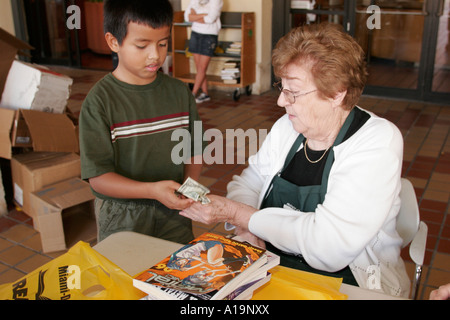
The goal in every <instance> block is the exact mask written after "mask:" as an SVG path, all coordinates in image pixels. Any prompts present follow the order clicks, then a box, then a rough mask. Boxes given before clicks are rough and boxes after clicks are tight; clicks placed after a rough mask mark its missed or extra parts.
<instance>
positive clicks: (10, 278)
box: [0, 268, 26, 285]
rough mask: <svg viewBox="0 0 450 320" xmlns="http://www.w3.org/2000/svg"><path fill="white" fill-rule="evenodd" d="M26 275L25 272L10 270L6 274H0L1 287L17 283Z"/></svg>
mask: <svg viewBox="0 0 450 320" xmlns="http://www.w3.org/2000/svg"><path fill="white" fill-rule="evenodd" d="M25 275H26V273H25V272H21V271H18V270H15V269H12V268H8V270H6V271H5V272H3V273H0V285H2V284H7V283H12V282H15V281H17V280H19V279H20V278H22V277H23V276H25Z"/></svg>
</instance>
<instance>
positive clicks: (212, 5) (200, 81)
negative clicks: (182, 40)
mask: <svg viewBox="0 0 450 320" xmlns="http://www.w3.org/2000/svg"><path fill="white" fill-rule="evenodd" d="M222 6H223V1H222V0H191V2H190V3H189V5H188V7H187V8H186V10H185V11H184V20H186V21H189V22H192V30H191V38H190V39H189V52H191V53H192V55H193V56H194V62H195V67H196V69H197V73H196V75H195V82H194V87H193V88H192V94H193V95H194V97H196V99H195V101H196V102H197V103H202V102H204V101H209V100H211V97H210V96H209V93H208V82H207V79H206V71H207V69H208V65H209V62H210V61H211V57H212V56H213V55H214V50H215V49H216V46H217V43H218V35H219V31H220V29H221V28H222V24H221V22H220V14H221V11H222ZM199 90H201V91H202V92H201V93H200V94H199V95H197V94H198V92H199Z"/></svg>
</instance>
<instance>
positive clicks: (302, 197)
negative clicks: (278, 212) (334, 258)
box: [261, 110, 357, 285]
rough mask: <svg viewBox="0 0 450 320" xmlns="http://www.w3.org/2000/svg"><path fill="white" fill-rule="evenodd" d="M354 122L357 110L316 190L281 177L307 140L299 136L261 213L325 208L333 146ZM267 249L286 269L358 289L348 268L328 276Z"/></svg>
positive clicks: (345, 127)
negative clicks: (338, 280) (331, 278)
mask: <svg viewBox="0 0 450 320" xmlns="http://www.w3.org/2000/svg"><path fill="white" fill-rule="evenodd" d="M353 118H354V110H352V111H351V112H350V114H349V115H348V117H347V119H346V120H345V122H344V124H343V126H342V128H341V130H340V131H339V133H338V135H337V137H336V140H335V141H334V143H333V146H332V147H331V148H330V150H329V151H328V152H329V154H328V157H327V159H326V164H325V168H324V171H323V175H322V181H321V184H320V185H314V186H298V185H296V184H294V183H291V182H289V181H287V180H285V179H283V178H282V177H281V172H283V170H284V169H285V168H286V167H287V166H288V165H289V163H290V162H291V160H292V158H293V157H294V156H295V154H296V152H297V150H298V148H299V147H300V145H301V144H302V143H303V141H304V140H305V138H304V136H303V135H302V134H300V135H299V136H298V137H297V139H296V140H295V142H294V144H293V145H292V147H291V149H290V151H289V153H288V155H287V157H286V161H285V163H284V166H283V168H282V170H280V171H279V173H278V174H277V175H275V177H274V178H273V180H272V182H271V185H270V186H269V188H268V191H267V192H266V195H265V198H264V199H263V202H262V204H261V209H263V208H268V207H278V208H283V207H286V206H287V207H290V208H295V209H297V210H300V211H302V212H314V211H315V210H316V208H317V206H318V205H319V204H322V203H323V201H324V199H325V195H326V192H327V186H328V177H329V174H330V171H331V167H332V165H333V162H334V151H333V148H334V146H337V145H339V144H340V143H341V142H342V141H343V139H344V137H345V134H346V132H347V130H348V128H349V127H350V124H351V123H352V121H353ZM266 246H267V249H268V250H269V251H272V252H274V253H275V254H278V255H280V264H281V265H283V266H286V267H290V268H294V269H300V270H304V271H308V272H314V273H319V274H323V275H327V276H334V277H340V278H343V279H344V280H343V281H344V282H345V283H349V284H353V285H357V283H356V280H355V278H354V277H353V274H352V272H351V271H350V268H349V267H346V268H344V269H342V270H340V271H338V272H333V273H330V272H325V271H321V270H317V269H314V268H312V267H310V266H309V265H308V264H307V263H306V261H305V260H304V259H303V257H302V256H301V255H294V254H289V253H285V252H283V251H281V250H279V249H277V248H275V247H274V246H272V245H271V244H270V243H266Z"/></svg>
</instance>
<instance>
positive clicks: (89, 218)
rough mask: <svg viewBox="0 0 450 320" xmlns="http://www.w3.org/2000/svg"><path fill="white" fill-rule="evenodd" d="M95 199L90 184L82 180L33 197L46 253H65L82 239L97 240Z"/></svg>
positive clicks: (48, 189)
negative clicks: (62, 251)
mask: <svg viewBox="0 0 450 320" xmlns="http://www.w3.org/2000/svg"><path fill="white" fill-rule="evenodd" d="M94 198H95V196H94V195H93V194H92V191H91V188H90V186H89V184H88V183H87V182H85V181H82V180H80V179H78V178H74V179H68V180H65V181H62V182H60V183H57V184H53V185H50V186H48V187H46V188H44V189H41V190H39V191H37V192H34V193H32V194H31V203H32V206H33V208H34V209H35V210H36V217H35V218H33V221H34V224H35V225H36V224H37V225H38V226H39V232H40V235H41V242H42V250H43V252H53V251H60V250H65V249H67V248H69V247H71V246H73V245H74V244H75V243H77V242H78V241H80V240H82V241H86V242H90V241H93V240H95V239H96V237H97V227H96V221H95V215H94V210H93V209H94V206H93V201H94Z"/></svg>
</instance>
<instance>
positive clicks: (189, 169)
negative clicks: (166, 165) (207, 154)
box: [184, 155, 203, 181]
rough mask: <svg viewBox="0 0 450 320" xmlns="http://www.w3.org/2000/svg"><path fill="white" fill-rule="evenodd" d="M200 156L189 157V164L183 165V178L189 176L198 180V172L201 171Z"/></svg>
mask: <svg viewBox="0 0 450 320" xmlns="http://www.w3.org/2000/svg"><path fill="white" fill-rule="evenodd" d="M202 167H203V163H202V156H201V155H199V156H194V157H192V158H191V162H190V164H186V165H185V166H184V180H186V179H187V178H188V177H191V178H192V179H194V180H195V181H198V179H199V178H200V174H201V173H202Z"/></svg>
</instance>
